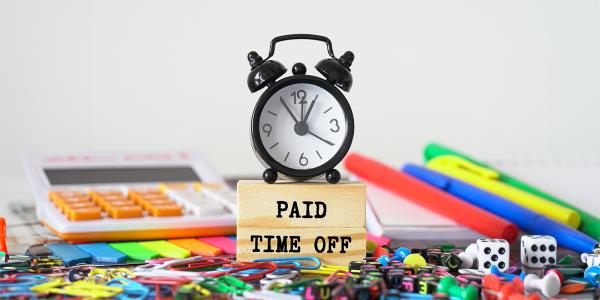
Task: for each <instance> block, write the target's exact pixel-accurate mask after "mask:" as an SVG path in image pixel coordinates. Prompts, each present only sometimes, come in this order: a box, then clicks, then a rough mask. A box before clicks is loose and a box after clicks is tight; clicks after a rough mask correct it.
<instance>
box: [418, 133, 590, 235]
mask: <svg viewBox="0 0 600 300" xmlns="http://www.w3.org/2000/svg"><path fill="white" fill-rule="evenodd" d="M423 155H424V157H425V160H431V159H433V158H435V157H438V156H441V155H454V156H458V157H461V158H463V159H466V160H468V161H470V162H472V163H474V164H477V165H479V166H480V167H484V168H488V169H491V170H494V169H493V168H492V167H491V166H489V165H487V164H485V163H483V162H481V161H478V160H476V159H474V158H472V157H469V156H467V155H466V154H463V153H461V152H458V151H456V150H453V149H450V148H448V147H445V146H442V145H440V144H436V143H430V144H428V145H427V146H425V149H424V151H423ZM494 171H496V172H498V174H499V175H500V177H499V179H498V180H500V181H502V182H504V183H506V184H508V185H510V186H513V187H515V188H518V189H520V190H523V191H526V192H528V193H531V194H534V195H536V196H539V197H542V198H544V199H547V200H549V201H552V202H554V203H556V204H558V205H562V206H564V207H568V208H570V209H572V210H574V211H576V212H577V213H578V214H579V216H580V217H581V225H580V227H579V229H580V230H581V231H583V232H585V233H586V234H587V235H589V236H591V237H593V238H594V239H596V240H600V218H598V217H596V216H594V215H593V214H590V213H588V212H586V211H584V210H583V209H581V208H578V207H576V206H574V205H572V204H570V203H568V202H567V201H564V200H561V199H559V198H558V197H556V196H553V195H550V194H548V193H546V192H544V191H542V190H540V189H538V188H536V187H533V186H531V185H529V184H527V183H525V182H523V181H521V180H519V179H516V178H514V177H512V176H510V175H508V174H506V173H502V172H500V171H499V170H494Z"/></svg>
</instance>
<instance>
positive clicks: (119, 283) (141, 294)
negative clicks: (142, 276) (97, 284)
mask: <svg viewBox="0 0 600 300" xmlns="http://www.w3.org/2000/svg"><path fill="white" fill-rule="evenodd" d="M106 285H107V286H116V287H119V288H122V289H123V292H122V293H121V294H119V295H117V296H116V298H118V299H122V300H133V299H135V300H142V299H146V298H147V297H148V294H149V293H150V289H149V288H147V287H145V286H144V285H143V284H141V283H139V282H135V281H133V280H131V279H127V278H114V279H111V280H110V281H109V282H107V283H106Z"/></svg>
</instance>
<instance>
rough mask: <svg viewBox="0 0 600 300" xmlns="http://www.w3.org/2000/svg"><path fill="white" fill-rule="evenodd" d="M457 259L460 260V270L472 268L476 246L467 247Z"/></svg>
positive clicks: (475, 255)
mask: <svg viewBox="0 0 600 300" xmlns="http://www.w3.org/2000/svg"><path fill="white" fill-rule="evenodd" d="M458 258H460V259H461V260H462V265H461V266H460V267H461V268H463V269H469V268H471V267H473V264H474V263H475V259H477V244H471V245H469V246H468V247H467V248H466V249H465V251H464V252H461V253H459V254H458Z"/></svg>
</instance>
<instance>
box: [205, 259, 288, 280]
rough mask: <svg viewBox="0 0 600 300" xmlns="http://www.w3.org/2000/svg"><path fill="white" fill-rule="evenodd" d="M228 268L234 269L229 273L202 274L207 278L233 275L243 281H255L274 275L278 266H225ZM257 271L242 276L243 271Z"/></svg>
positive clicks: (268, 264)
mask: <svg viewBox="0 0 600 300" xmlns="http://www.w3.org/2000/svg"><path fill="white" fill-rule="evenodd" d="M223 266H224V267H226V268H232V269H229V270H227V271H208V272H202V274H203V275H205V276H207V277H220V276H225V275H232V276H236V277H238V278H239V279H240V280H242V281H254V280H259V279H261V278H263V277H265V276H266V275H267V274H270V273H273V272H274V271H275V270H277V265H276V264H274V263H272V262H242V263H236V264H225V265H223ZM250 269H257V270H256V271H255V272H254V271H253V272H252V273H251V274H240V273H242V271H246V270H250Z"/></svg>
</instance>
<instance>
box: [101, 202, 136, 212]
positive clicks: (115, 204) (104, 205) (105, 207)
mask: <svg viewBox="0 0 600 300" xmlns="http://www.w3.org/2000/svg"><path fill="white" fill-rule="evenodd" d="M121 206H137V205H136V204H135V203H134V202H133V201H131V200H124V201H114V202H103V203H102V204H100V207H101V208H102V210H104V211H109V209H110V208H111V207H121Z"/></svg>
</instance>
